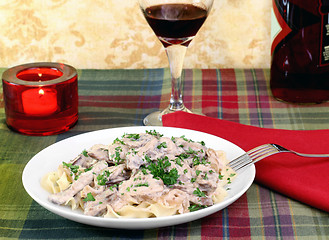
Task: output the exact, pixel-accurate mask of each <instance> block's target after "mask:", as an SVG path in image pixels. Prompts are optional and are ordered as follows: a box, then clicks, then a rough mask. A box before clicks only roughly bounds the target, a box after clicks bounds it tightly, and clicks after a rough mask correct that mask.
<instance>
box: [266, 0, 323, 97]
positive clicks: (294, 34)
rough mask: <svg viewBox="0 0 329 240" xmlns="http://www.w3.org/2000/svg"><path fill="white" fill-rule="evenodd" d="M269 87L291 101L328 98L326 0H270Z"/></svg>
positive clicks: (274, 93) (276, 95)
mask: <svg viewBox="0 0 329 240" xmlns="http://www.w3.org/2000/svg"><path fill="white" fill-rule="evenodd" d="M272 10H273V11H272V48H271V53H272V59H271V80H270V87H271V91H272V94H273V96H274V97H275V98H276V99H278V100H281V101H285V102H291V103H301V104H303V103H305V104H307V103H321V102H324V101H328V100H329V0H307V1H304V0H273V9H272Z"/></svg>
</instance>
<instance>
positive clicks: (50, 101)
mask: <svg viewBox="0 0 329 240" xmlns="http://www.w3.org/2000/svg"><path fill="white" fill-rule="evenodd" d="M22 105H23V110H24V112H25V113H26V114H30V115H37V116H45V115H50V114H52V113H54V112H56V110H57V109H58V105H57V91H56V89H49V88H44V89H43V88H33V89H29V90H26V91H24V92H23V93H22Z"/></svg>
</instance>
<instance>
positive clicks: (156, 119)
mask: <svg viewBox="0 0 329 240" xmlns="http://www.w3.org/2000/svg"><path fill="white" fill-rule="evenodd" d="M177 111H183V112H188V113H192V111H191V110H189V109H187V108H186V107H185V106H184V108H183V109H180V110H171V109H170V108H166V109H165V110H163V111H156V112H153V113H150V114H149V115H147V116H146V117H145V118H144V120H143V123H144V125H145V126H163V124H162V116H163V115H165V114H168V113H173V112H177Z"/></svg>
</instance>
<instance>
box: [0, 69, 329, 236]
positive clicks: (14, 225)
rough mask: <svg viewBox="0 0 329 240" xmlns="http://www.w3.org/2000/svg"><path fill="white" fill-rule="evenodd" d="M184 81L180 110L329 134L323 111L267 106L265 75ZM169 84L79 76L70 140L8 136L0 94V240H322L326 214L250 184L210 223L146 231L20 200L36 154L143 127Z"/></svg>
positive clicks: (322, 107) (188, 75) (149, 73)
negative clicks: (84, 137) (90, 221)
mask: <svg viewBox="0 0 329 240" xmlns="http://www.w3.org/2000/svg"><path fill="white" fill-rule="evenodd" d="M1 71H3V69H1ZM184 73H185V85H184V93H183V94H184V100H185V104H186V106H187V107H188V108H190V109H192V110H193V111H195V112H202V113H203V114H205V115H207V116H211V117H215V118H221V119H226V120H229V121H234V122H240V123H243V124H249V125H254V126H260V127H269V128H283V129H323V128H329V103H323V104H319V105H304V106H298V105H290V104H285V103H281V102H278V101H276V100H274V99H273V98H272V97H271V94H270V91H269V88H268V83H269V70H268V69H251V70H250V69H248V70H241V69H222V70H218V69H212V70H211V69H210V70H201V69H193V70H185V71H184ZM170 84H171V83H170V73H169V70H168V69H148V70H79V121H78V124H77V125H76V126H75V127H74V128H73V129H72V130H70V131H69V132H66V133H64V134H60V135H57V136H48V137H31V136H24V135H20V134H18V133H14V132H12V131H10V130H9V129H8V128H7V126H6V124H5V113H4V103H3V100H2V89H1V91H0V178H1V180H0V239H16V238H19V239H106V238H108V239H111V238H113V239H329V214H328V213H326V212H322V211H320V210H317V209H314V208H311V207H309V206H307V205H304V204H302V203H299V202H296V201H294V200H291V199H289V198H287V197H285V196H282V195H281V194H279V193H276V192H273V191H271V190H269V189H266V188H264V187H262V186H259V185H257V184H253V185H252V186H251V188H250V189H249V190H248V191H247V193H245V194H244V195H243V196H242V197H241V198H240V199H238V200H237V201H236V202H235V203H234V204H232V205H231V206H229V207H228V208H226V209H224V210H222V211H220V212H217V213H215V214H213V215H211V216H208V217H206V218H203V219H200V220H197V221H193V222H190V223H186V224H182V225H178V226H172V227H165V228H159V229H152V230H145V231H129V230H116V229H105V228H98V227H92V226H87V225H83V224H80V223H76V222H73V221H70V220H66V219H64V218H62V217H59V216H57V215H55V214H53V213H51V212H49V211H47V210H45V209H44V208H42V207H41V206H40V205H38V204H37V203H36V202H34V201H33V200H32V199H31V198H30V197H29V195H28V194H27V193H26V192H25V190H24V188H23V185H22V181H21V174H22V171H23V169H24V166H25V164H26V163H27V162H28V161H29V160H30V159H31V158H32V157H33V156H34V155H35V154H36V153H37V152H39V151H40V150H42V149H43V148H45V147H47V146H49V145H50V144H52V143H55V142H57V141H60V140H62V139H65V138H68V137H70V136H73V135H76V134H79V133H83V132H87V131H93V130H98V129H104V128H113V127H121V126H135V125H142V120H143V118H144V117H145V116H146V115H147V114H148V113H150V112H152V111H154V110H158V109H159V108H160V109H162V108H165V107H166V106H167V105H168V100H169V97H170V91H171V86H170ZM324 141H328V139H324ZM328 201H329V199H328Z"/></svg>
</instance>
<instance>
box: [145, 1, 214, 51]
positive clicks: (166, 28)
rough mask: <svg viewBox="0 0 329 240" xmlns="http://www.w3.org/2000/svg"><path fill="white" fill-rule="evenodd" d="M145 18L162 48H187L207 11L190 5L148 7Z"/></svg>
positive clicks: (204, 18)
mask: <svg viewBox="0 0 329 240" xmlns="http://www.w3.org/2000/svg"><path fill="white" fill-rule="evenodd" d="M144 15H145V18H146V20H147V22H148V23H149V25H150V26H151V28H152V29H153V31H154V33H155V34H156V35H157V37H158V38H159V39H160V41H161V42H162V44H163V46H164V47H168V46H170V45H174V44H180V45H184V46H186V47H187V46H188V45H189V43H190V42H191V40H192V39H193V37H194V36H195V35H196V34H197V32H198V31H199V29H200V27H201V26H202V24H203V23H204V21H205V20H206V18H207V15H208V11H207V10H206V9H203V8H201V7H198V6H195V5H192V4H178V3H177V4H162V5H155V6H150V7H148V8H146V9H145V11H144Z"/></svg>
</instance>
